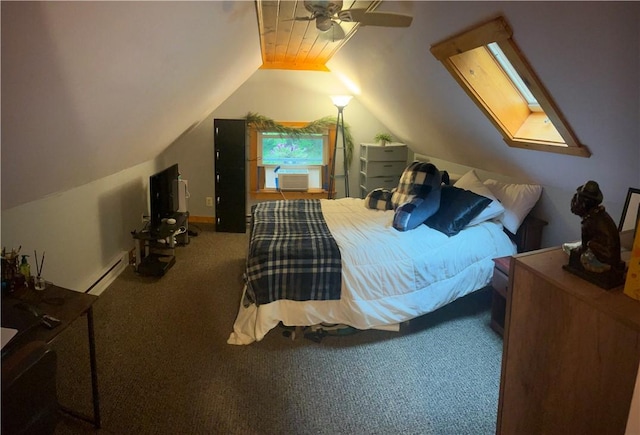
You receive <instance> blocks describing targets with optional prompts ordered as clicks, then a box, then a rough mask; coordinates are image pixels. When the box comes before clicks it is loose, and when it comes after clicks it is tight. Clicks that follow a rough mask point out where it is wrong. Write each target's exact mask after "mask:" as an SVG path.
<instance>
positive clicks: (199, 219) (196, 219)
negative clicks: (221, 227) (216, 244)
mask: <svg viewBox="0 0 640 435" xmlns="http://www.w3.org/2000/svg"><path fill="white" fill-rule="evenodd" d="M189 222H193V223H194V224H215V223H216V218H215V217H213V216H189Z"/></svg>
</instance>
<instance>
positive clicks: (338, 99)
mask: <svg viewBox="0 0 640 435" xmlns="http://www.w3.org/2000/svg"><path fill="white" fill-rule="evenodd" d="M352 98H353V96H351V95H332V96H331V101H333V104H334V105H335V106H336V107H341V108H344V107H347V104H349V101H351V99H352Z"/></svg>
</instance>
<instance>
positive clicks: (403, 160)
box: [360, 143, 408, 198]
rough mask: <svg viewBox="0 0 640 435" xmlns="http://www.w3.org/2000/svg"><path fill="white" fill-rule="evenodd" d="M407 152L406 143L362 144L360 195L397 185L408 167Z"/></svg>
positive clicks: (363, 195)
mask: <svg viewBox="0 0 640 435" xmlns="http://www.w3.org/2000/svg"><path fill="white" fill-rule="evenodd" d="M407 154H408V150H407V146H406V145H405V144H396V143H394V144H387V145H386V146H380V145H377V144H367V143H362V144H360V197H361V198H364V197H365V196H367V193H369V192H370V191H372V190H373V189H376V188H379V187H382V188H384V189H389V190H391V189H393V188H394V187H397V186H398V182H399V181H400V176H401V175H402V171H404V169H405V168H406V167H407Z"/></svg>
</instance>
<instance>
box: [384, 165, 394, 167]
mask: <svg viewBox="0 0 640 435" xmlns="http://www.w3.org/2000/svg"><path fill="white" fill-rule="evenodd" d="M392 166H393V165H384V167H385V168H390V167H392Z"/></svg>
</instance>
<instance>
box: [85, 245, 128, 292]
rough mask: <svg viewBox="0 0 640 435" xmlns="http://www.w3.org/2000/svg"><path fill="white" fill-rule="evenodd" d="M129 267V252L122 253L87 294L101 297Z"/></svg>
mask: <svg viewBox="0 0 640 435" xmlns="http://www.w3.org/2000/svg"><path fill="white" fill-rule="evenodd" d="M128 265H129V252H128V251H122V255H121V256H120V258H119V259H117V260H116V261H115V262H114V263H113V264H112V265H111V267H109V268H107V269H106V271H105V273H103V274H102V275H101V276H100V278H98V280H97V281H96V282H94V283H93V285H92V286H91V287H89V288H88V289H87V290H86V291H85V293H88V294H90V295H95V296H100V294H101V293H102V292H103V291H105V290H106V289H107V287H109V286H110V285H111V283H113V281H115V280H116V278H117V277H118V276H119V275H120V274H121V273H122V272H124V270H125V269H126V268H127V266H128Z"/></svg>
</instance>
